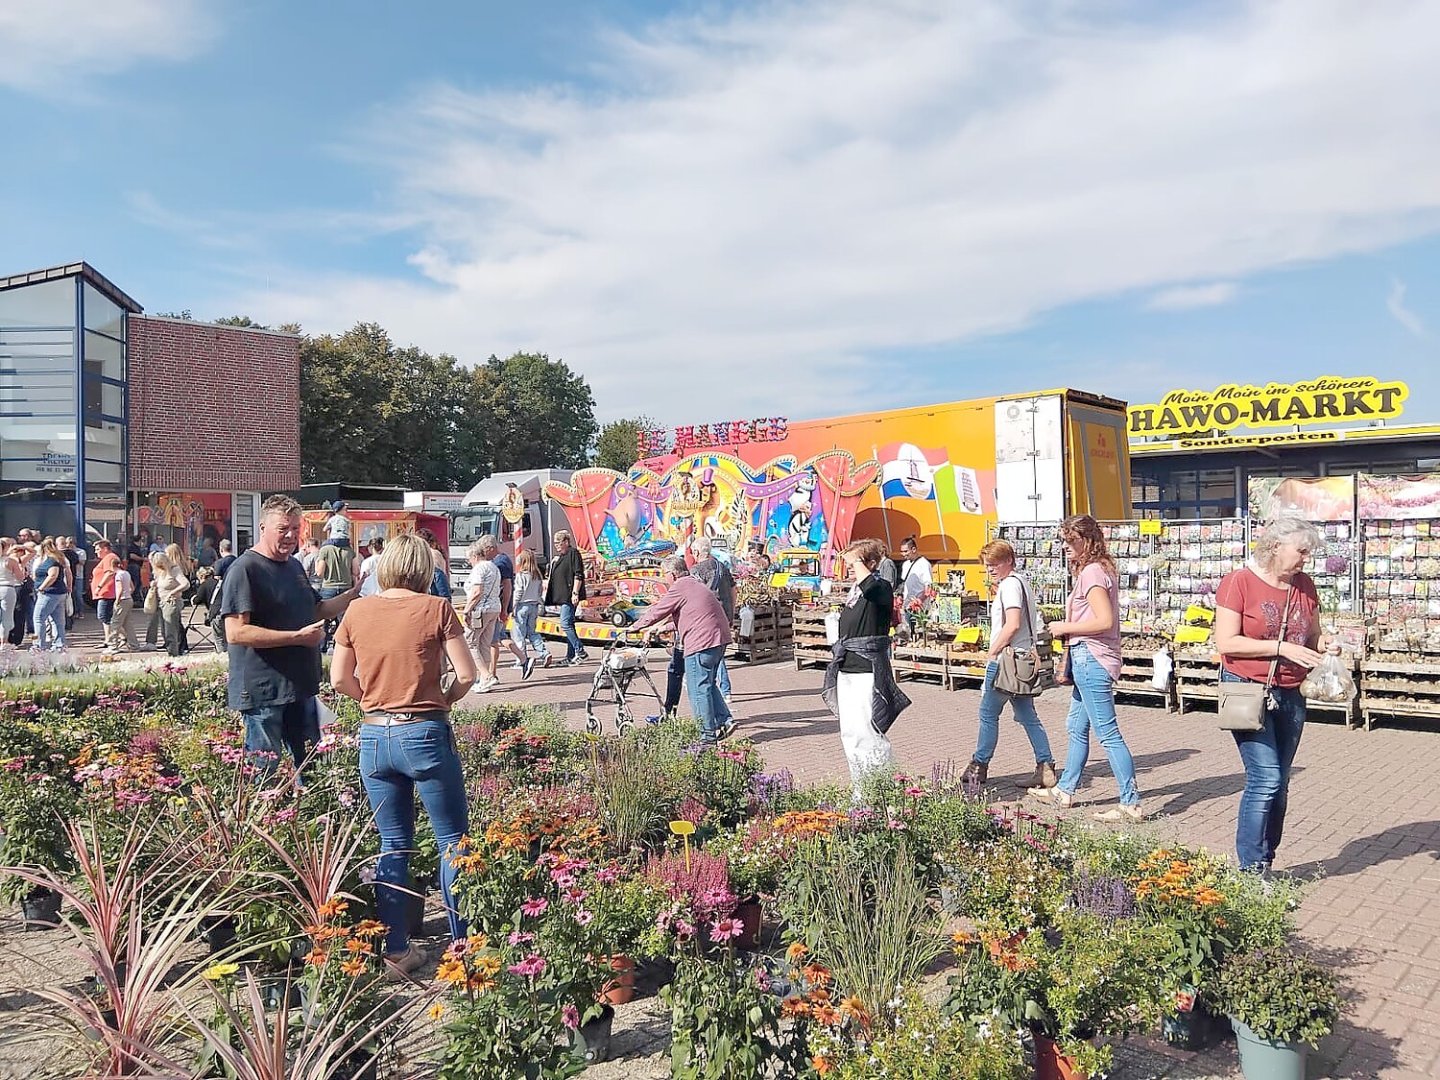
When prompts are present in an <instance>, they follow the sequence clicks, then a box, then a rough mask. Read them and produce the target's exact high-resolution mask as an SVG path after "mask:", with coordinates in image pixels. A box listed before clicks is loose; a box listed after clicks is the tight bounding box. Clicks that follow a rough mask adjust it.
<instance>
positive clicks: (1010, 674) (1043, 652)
mask: <svg viewBox="0 0 1440 1080" xmlns="http://www.w3.org/2000/svg"><path fill="white" fill-rule="evenodd" d="M1016 578H1017V579H1018V580H1019V582H1020V597H1021V602H1022V603H1023V604H1024V605H1025V608H1024V610H1025V618H1026V619H1028V620H1029V621H1030V647H1029V648H1028V649H1017V648H1015V646H1013V645H1006V646H1005V648H1003V649H1001V650H1000V652H999V655H997V656H996V657H995V662H996V665H997V667H996V669H995V684H994V685H995V689H996V690H999V691H1001V692H1002V693H1005V694H1010V695H1012V696H1013V697H1037V696H1039V695H1040V694H1043V693H1044V692H1045V691H1046V690H1048V689H1050V687H1052V686H1054V685H1055V663H1054V659H1053V653H1052V651H1051V650H1050V649H1048V648H1046V646H1048V645H1049V644H1050V641H1049V638H1050V635H1049V632H1048V631H1046V630H1045V629H1044V628H1043V627H1042V628H1041V629H1039V630H1036V629H1035V619H1034V616H1033V615H1032V614H1031V612H1032V610H1033V609H1032V607H1031V605H1030V589H1029V587H1028V586H1027V585H1026V584H1025V579H1024V578H1023V577H1020V576H1019V575H1018V574H1017V575H1016ZM1001 610H1002V611H1003V610H1004V606H1003V604H1002V606H1001ZM1042 637H1043V638H1044V640H1043V641H1042V640H1041V639H1042Z"/></svg>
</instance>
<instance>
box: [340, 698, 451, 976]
mask: <svg viewBox="0 0 1440 1080" xmlns="http://www.w3.org/2000/svg"><path fill="white" fill-rule="evenodd" d="M360 779H361V781H362V782H363V783H364V785H365V795H366V797H367V798H368V799H369V800H370V808H371V809H372V810H374V811H375V827H376V828H377V829H379V830H380V861H379V863H378V864H377V865H376V867H375V907H376V910H377V912H378V914H379V917H380V921H381V922H383V923H384V924H385V925H386V927H387V928H388V930H387V932H386V935H385V951H386V952H387V953H391V954H395V953H402V952H404V951H405V949H406V948H407V946H408V945H409V943H410V926H409V919H408V918H407V916H406V911H407V907H408V903H407V900H406V895H407V894H406V893H404V892H402V891H400V889H404V888H407V887H409V881H410V852H411V850H413V849H414V847H415V792H416V791H417V790H418V791H419V792H420V801H421V802H423V803H424V804H425V812H426V813H427V814H429V815H430V824H431V826H432V827H433V828H434V830H435V839H436V841H437V842H438V844H439V846H440V892H441V894H442V895H443V897H444V900H445V913H446V915H447V916H448V917H449V920H450V936H451V938H452V939H454V940H456V941H459V940H460V939H461V938H463V937H464V936H465V921H464V920H463V919H462V918H461V917H460V912H459V911H458V909H457V908H456V907H455V894H454V886H455V864H454V863H453V862H451V858H452V857H453V856H454V855H455V854H456V845H458V844H459V842H460V838H461V837H462V836H464V835H465V834H466V832H468V831H469V829H470V816H469V812H468V809H467V807H466V804H465V777H464V775H463V774H462V773H461V771H460V756H459V754H457V753H456V751H455V736H454V733H453V732H452V730H451V728H450V722H449V721H448V720H439V719H436V720H411V721H408V722H403V723H395V724H388V725H386V724H376V723H368V722H367V723H364V724H361V725H360ZM395 885H398V886H400V889H396V888H392V886H395Z"/></svg>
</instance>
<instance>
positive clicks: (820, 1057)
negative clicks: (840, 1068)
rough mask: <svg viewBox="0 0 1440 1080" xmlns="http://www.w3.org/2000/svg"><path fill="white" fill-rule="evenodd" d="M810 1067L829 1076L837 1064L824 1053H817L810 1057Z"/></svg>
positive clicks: (822, 1074)
mask: <svg viewBox="0 0 1440 1080" xmlns="http://www.w3.org/2000/svg"><path fill="white" fill-rule="evenodd" d="M810 1067H811V1068H812V1069H814V1070H815V1071H816V1072H817V1073H819V1074H820V1075H821V1076H829V1075H830V1073H831V1071H832V1070H833V1069H834V1068H835V1066H834V1065H833V1064H832V1063H831V1061H830V1059H829V1058H827V1057H826V1056H825V1055H824V1054H816V1055H815V1056H814V1057H812V1058H811V1059H810Z"/></svg>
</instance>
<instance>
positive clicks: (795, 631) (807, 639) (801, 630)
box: [790, 607, 830, 670]
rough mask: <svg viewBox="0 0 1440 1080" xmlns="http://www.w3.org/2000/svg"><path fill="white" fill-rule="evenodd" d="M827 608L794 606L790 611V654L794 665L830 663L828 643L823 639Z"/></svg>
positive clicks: (800, 666)
mask: <svg viewBox="0 0 1440 1080" xmlns="http://www.w3.org/2000/svg"><path fill="white" fill-rule="evenodd" d="M828 611H829V608H823V607H821V608H815V607H795V608H793V609H792V610H791V612H790V619H791V640H792V643H793V650H792V654H791V655H793V656H794V658H795V667H796V669H797V670H798V669H800V668H802V667H807V666H814V665H820V666H824V665H825V664H828V663H830V645H829V643H828V642H827V641H826V640H825V615H826V613H827V612H828Z"/></svg>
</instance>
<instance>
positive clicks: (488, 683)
mask: <svg viewBox="0 0 1440 1080" xmlns="http://www.w3.org/2000/svg"><path fill="white" fill-rule="evenodd" d="M499 685H500V680H499V679H497V678H495V676H493V675H492V676H490V678H488V679H482V680H481V681H480V682H478V683H476V684H475V689H474V690H472V691H470V692H471V693H472V694H488V693H490V691H491V690H494V689H495V687H497V686H499Z"/></svg>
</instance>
